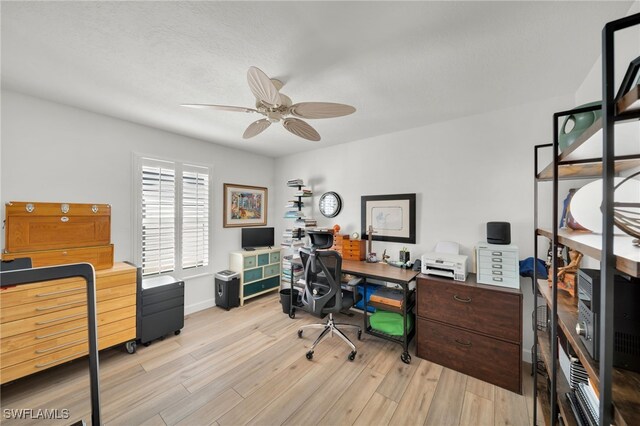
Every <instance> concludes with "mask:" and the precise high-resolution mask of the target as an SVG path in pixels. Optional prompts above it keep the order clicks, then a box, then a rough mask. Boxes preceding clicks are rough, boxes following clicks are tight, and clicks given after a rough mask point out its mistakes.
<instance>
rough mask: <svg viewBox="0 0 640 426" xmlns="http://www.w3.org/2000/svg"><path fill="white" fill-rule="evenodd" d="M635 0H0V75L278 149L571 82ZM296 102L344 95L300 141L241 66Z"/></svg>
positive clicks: (41, 90)
mask: <svg viewBox="0 0 640 426" xmlns="http://www.w3.org/2000/svg"><path fill="white" fill-rule="evenodd" d="M631 4H632V2H630V1H626V2H610V1H606V2H478V1H473V2H266V1H263V2H160V1H157V2H156V1H151V2H4V1H3V2H2V3H1V6H0V7H1V13H2V29H1V30H2V33H1V35H2V52H1V53H2V84H3V86H4V87H7V88H10V89H13V90H18V91H21V92H25V93H29V94H33V95H36V96H39V97H42V98H45V99H51V100H54V101H57V102H61V103H64V104H69V105H73V106H77V107H81V108H85V109H87V110H91V111H95V112H98V113H103V114H107V115H110V116H113V117H118V118H122V119H125V120H130V121H133V122H138V123H142V124H145V125H149V126H153V127H157V128H160V129H165V130H168V131H171V132H175V133H179V134H184V135H187V136H192V137H195V138H199V139H203V140H206V141H210V142H214V143H218V144H222V145H228V146H231V147H235V148H239V149H244V150H249V151H253V152H258V153H261V154H266V155H269V156H280V155H284V154H286V153H290V152H299V151H304V150H310V149H315V148H317V147H319V146H322V145H325V146H326V145H332V144H338V143H344V142H349V141H353V140H359V139H363V138H368V137H372V136H376V135H381V134H387V133H391V132H396V131H399V130H403V129H407V128H413V127H419V126H424V125H428V124H430V123H435V122H440V121H444V120H448V119H452V118H455V117H458V116H464V115H470V114H476V113H480V112H482V111H486V110H496V109H500V108H505V107H509V106H513V105H519V104H524V103H527V102H531V101H535V100H541V99H546V98H549V97H553V96H559V95H566V94H573V93H575V91H576V89H577V88H578V86H579V85H580V83H581V82H582V80H583V79H584V77H585V76H586V75H587V73H588V71H589V70H590V68H591V67H592V66H593V64H594V63H595V61H596V59H597V57H598V55H599V50H600V30H601V29H602V26H603V24H604V23H606V22H608V21H610V20H613V19H616V18H620V17H622V16H624V15H625V14H626V13H627V11H628V10H629V8H630V7H631ZM251 65H255V66H257V67H259V68H261V69H262V70H263V71H265V72H266V73H267V74H268V75H269V76H270V77H272V78H278V79H281V80H282V81H283V82H284V83H285V86H284V88H283V89H282V92H283V93H285V94H287V95H288V96H290V97H291V98H292V99H293V102H294V103H295V102H302V101H327V102H340V103H346V104H351V105H353V106H355V107H356V108H357V111H356V113H355V114H353V115H350V116H347V117H341V118H334V119H327V120H309V122H310V124H311V125H313V126H314V127H315V128H316V129H317V130H318V132H319V133H320V134H321V135H322V140H321V141H320V142H311V141H306V140H303V139H300V138H297V137H296V136H294V135H291V134H290V133H288V132H287V131H286V130H285V129H284V128H282V126H271V128H269V129H267V130H266V131H265V132H264V133H262V134H261V135H258V136H257V137H255V138H254V139H251V140H244V139H242V137H241V135H242V133H243V132H244V129H245V128H246V127H247V125H249V123H251V122H252V121H254V120H256V119H258V118H262V117H261V116H257V115H252V114H242V113H234V112H224V111H208V110H193V109H187V108H182V107H180V106H179V104H181V103H215V104H227V105H237V106H247V107H252V106H253V103H254V98H253V95H252V94H251V92H250V91H249V88H248V86H247V83H246V72H247V69H248V68H249V66H251Z"/></svg>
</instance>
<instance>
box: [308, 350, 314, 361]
mask: <svg viewBox="0 0 640 426" xmlns="http://www.w3.org/2000/svg"><path fill="white" fill-rule="evenodd" d="M307 359H313V351H309V352H307Z"/></svg>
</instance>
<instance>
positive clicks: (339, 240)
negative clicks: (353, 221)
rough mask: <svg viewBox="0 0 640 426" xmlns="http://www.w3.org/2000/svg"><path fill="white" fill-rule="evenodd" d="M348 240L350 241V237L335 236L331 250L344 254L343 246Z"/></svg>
mask: <svg viewBox="0 0 640 426" xmlns="http://www.w3.org/2000/svg"><path fill="white" fill-rule="evenodd" d="M348 240H349V235H346V234H344V235H343V234H335V235H334V236H333V246H331V250H335V251H337V252H338V253H340V254H342V246H343V244H344V242H345V241H348Z"/></svg>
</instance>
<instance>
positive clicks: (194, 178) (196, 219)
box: [182, 165, 209, 269]
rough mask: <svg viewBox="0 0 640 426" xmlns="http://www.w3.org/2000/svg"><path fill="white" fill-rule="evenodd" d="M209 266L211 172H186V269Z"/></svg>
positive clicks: (193, 168) (198, 169)
mask: <svg viewBox="0 0 640 426" xmlns="http://www.w3.org/2000/svg"><path fill="white" fill-rule="evenodd" d="M208 264H209V170H208V169H207V168H204V167H196V166H188V165H185V166H184V171H183V172H182V268H183V269H186V268H195V267H198V266H207V265H208Z"/></svg>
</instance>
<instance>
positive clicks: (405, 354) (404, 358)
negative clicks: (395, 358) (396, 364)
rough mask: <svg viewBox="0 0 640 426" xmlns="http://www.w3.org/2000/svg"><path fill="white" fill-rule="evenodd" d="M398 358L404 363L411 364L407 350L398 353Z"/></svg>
mask: <svg viewBox="0 0 640 426" xmlns="http://www.w3.org/2000/svg"><path fill="white" fill-rule="evenodd" d="M400 359H401V360H402V362H404V363H405V364H411V355H409V352H403V353H402V355H400Z"/></svg>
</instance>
